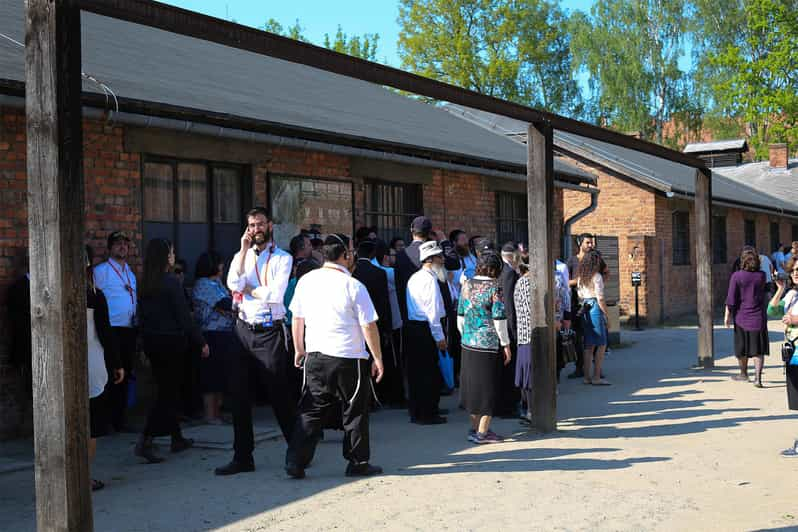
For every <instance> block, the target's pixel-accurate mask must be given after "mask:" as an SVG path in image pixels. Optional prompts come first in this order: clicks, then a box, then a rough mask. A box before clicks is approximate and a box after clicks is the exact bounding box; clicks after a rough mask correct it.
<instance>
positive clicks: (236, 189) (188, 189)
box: [143, 157, 250, 280]
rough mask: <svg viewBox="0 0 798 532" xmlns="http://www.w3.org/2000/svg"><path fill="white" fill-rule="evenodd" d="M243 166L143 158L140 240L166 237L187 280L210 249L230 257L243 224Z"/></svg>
mask: <svg viewBox="0 0 798 532" xmlns="http://www.w3.org/2000/svg"><path fill="white" fill-rule="evenodd" d="M244 175H245V172H244V169H243V168H242V167H240V166H232V165H224V164H216V163H204V162H188V161H178V160H170V159H162V158H154V157H151V158H147V159H146V160H145V162H144V168H143V182H144V187H143V188H144V197H143V202H144V204H143V210H144V242H145V245H146V242H148V241H149V240H152V239H153V238H168V239H169V240H171V241H172V242H173V243H174V246H175V253H176V255H177V257H178V258H181V259H184V260H185V261H186V266H187V272H186V274H187V275H186V277H187V278H188V279H189V280H191V279H192V278H193V274H194V264H196V261H197V258H198V257H199V256H200V255H201V254H202V253H204V252H205V251H207V250H209V249H214V250H216V251H218V252H219V253H221V254H222V256H223V257H224V259H225V260H226V261H227V260H230V259H231V258H232V256H233V254H234V253H235V252H236V250H237V249H238V246H239V243H240V237H241V231H242V227H243V223H242V216H243V213H242V212H241V206H242V205H243V204H244V202H245V198H244V194H245V193H247V192H248V191H249V188H250V187H248V186H245V184H244Z"/></svg>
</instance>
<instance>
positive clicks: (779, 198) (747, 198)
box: [444, 104, 798, 214]
mask: <svg viewBox="0 0 798 532" xmlns="http://www.w3.org/2000/svg"><path fill="white" fill-rule="evenodd" d="M444 108H445V109H447V110H448V111H449V112H451V113H452V114H454V115H455V116H459V117H461V118H463V119H464V120H467V121H469V122H472V123H475V124H481V125H482V126H483V127H485V128H487V129H490V130H491V131H494V132H496V133H501V134H504V135H507V136H509V137H513V138H521V139H524V138H525V137H526V132H527V127H528V124H527V123H526V122H522V121H519V120H515V119H512V118H508V117H505V116H499V115H495V114H492V113H487V112H484V111H480V110H476V109H470V108H466V107H462V106H459V105H453V104H447V105H445V106H444ZM554 146H555V148H557V149H560V150H563V151H566V152H570V153H573V154H575V155H578V156H580V157H583V158H585V159H588V160H591V161H593V162H595V163H597V164H600V165H602V166H605V167H607V168H609V169H611V170H613V171H615V172H618V173H620V174H622V175H625V176H628V177H630V178H632V179H634V180H636V181H639V182H640V183H643V184H645V185H648V186H650V187H652V188H654V189H656V190H660V191H662V192H674V193H682V194H687V195H694V194H695V169H694V168H691V167H689V166H685V165H683V164H679V163H674V162H672V161H669V160H667V159H662V158H661V157H656V156H654V155H649V154H647V153H642V152H639V151H635V150H632V149H629V148H624V147H622V146H616V145H614V144H609V143H606V142H601V141H598V140H594V139H591V138H588V137H581V136H579V135H574V134H572V133H565V132H562V131H555V132H554ZM754 164H760V163H754ZM763 164H765V165H766V164H767V163H763ZM749 166H752V165H742V166H739V167H726V168H718V169H715V170H713V172H712V197H713V199H715V200H720V201H726V202H733V203H738V204H745V205H751V206H755V207H758V208H762V209H767V210H772V211H774V212H784V211H787V212H790V213H793V214H795V213H798V196H796V195H795V193H794V192H793V194H791V195H786V194H783V193H781V192H779V188H780V184H775V183H773V184H768V185H765V184H764V183H765V182H767V183H770V182H771V181H773V180H774V179H775V178H776V177H777V176H776V175H775V174H773V173H772V172H768V173H765V174H763V173H762V172H761V169H760V172H759V174H757V175H760V174H762V175H761V181H762V182H761V183H757V184H754V183H753V182H751V181H750V180H749V179H748V178H749V177H750V174H749V173H748V172H752V173H756V171H754V170H743V171H742V172H741V173H740V174H737V173H734V171H735V170H738V169H740V170H742V169H745V168H746V167H749ZM738 176H739V177H738ZM794 190H798V189H795V188H794V189H793V191H794Z"/></svg>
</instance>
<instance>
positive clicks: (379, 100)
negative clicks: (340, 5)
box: [0, 0, 593, 181]
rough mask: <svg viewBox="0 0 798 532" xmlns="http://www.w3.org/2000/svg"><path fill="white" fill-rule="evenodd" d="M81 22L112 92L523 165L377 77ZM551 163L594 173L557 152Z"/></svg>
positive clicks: (5, 48)
mask: <svg viewBox="0 0 798 532" xmlns="http://www.w3.org/2000/svg"><path fill="white" fill-rule="evenodd" d="M81 21H82V26H83V28H82V30H83V31H82V35H83V40H82V46H83V70H84V72H86V73H88V74H91V75H92V76H95V77H96V78H98V79H99V80H101V81H102V82H104V83H106V84H107V85H108V86H109V87H110V88H111V89H112V90H113V91H114V92H115V93H116V94H117V96H121V97H125V98H131V99H136V100H141V101H146V102H153V103H162V104H170V105H179V106H181V107H185V108H191V109H196V110H202V111H206V112H213V113H223V114H227V115H232V116H239V117H246V118H249V119H255V120H263V121H268V122H272V123H279V124H284V125H287V126H292V127H297V128H303V129H312V130H317V131H323V132H327V133H334V134H336V135H340V136H345V137H347V138H361V139H373V140H377V141H380V142H384V143H391V144H395V145H401V146H406V147H407V146H409V147H417V148H420V149H421V148H423V149H424V150H428V151H433V152H438V153H441V154H461V155H463V156H464V157H468V158H471V159H477V160H479V161H485V166H488V167H489V166H490V164H491V163H495V164H496V165H497V166H500V167H505V168H506V167H507V166H508V165H512V166H517V167H525V166H526V149H525V148H523V147H521V146H519V144H518V143H517V142H514V141H512V140H510V139H507V138H505V137H503V136H501V135H496V134H493V133H490V132H488V131H485V129H484V128H480V127H478V126H471V125H468V124H464V123H463V122H462V121H461V120H459V119H457V118H456V117H454V116H452V115H451V114H450V113H447V112H445V111H444V110H442V109H440V108H438V107H434V106H431V105H428V104H425V103H422V102H420V101H416V100H413V99H411V98H408V97H406V96H403V95H400V94H398V93H395V92H392V91H390V90H387V89H385V88H384V87H381V86H378V85H374V84H371V83H367V82H364V81H360V80H356V79H353V78H348V77H346V76H340V75H337V74H332V73H329V72H325V71H322V70H318V69H315V68H310V67H306V66H303V65H298V64H295V63H291V62H287V61H282V60H280V59H274V58H271V57H267V56H262V55H259V54H254V53H250V52H246V51H241V50H236V49H233V48H229V47H226V46H222V45H218V44H215V43H211V42H207V41H203V40H200V39H194V38H190V37H185V36H182V35H176V34H172V33H169V32H165V31H162V30H158V29H154V28H150V27H145V26H141V25H138V24H131V23H128V22H123V21H119V20H115V19H111V18H107V17H102V16H98V15H94V14H91V13H85V12H84V13H83V14H82V18H81ZM0 32H1V33H5V34H7V35H9V36H10V37H12V38H14V39H16V40H19V41H23V42H24V39H25V36H24V9H23V2H22V0H5V1H3V2H2V3H0ZM0 78H2V79H8V80H17V81H23V80H24V53H23V51H22V50H21V49H19V48H18V47H15V46H14V45H12V44H11V43H8V42H7V41H4V40H3V39H0ZM84 90H86V91H92V92H100V90H99V89H98V88H97V87H96V86H95V85H93V84H91V83H88V82H86V83H84ZM554 169H555V172H557V173H559V174H565V175H570V176H573V177H576V178H578V179H582V180H585V179H587V180H589V181H592V180H593V177H592V176H591V175H590V174H588V173H586V172H584V171H582V170H580V169H578V168H577V167H576V166H574V165H571V164H568V163H566V162H563V161H562V160H555V168H554ZM519 172H523V169H519ZM522 175H523V174H519V176H522Z"/></svg>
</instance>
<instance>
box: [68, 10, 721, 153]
mask: <svg viewBox="0 0 798 532" xmlns="http://www.w3.org/2000/svg"><path fill="white" fill-rule="evenodd" d="M74 1H75V2H76V3H77V4H78V5H79V6H80V8H81V9H83V10H85V11H90V12H92V13H96V14H98V15H103V16H106V17H113V18H117V19H120V20H126V21H128V22H133V23H136V24H142V25H145V26H151V27H153V28H160V29H162V30H166V31H169V32H172V33H178V34H181V35H187V36H189V37H195V38H197V39H203V40H206V41H212V42H215V43H218V44H222V45H224V46H230V47H232V48H238V49H241V50H247V51H249V52H254V53H256V54H261V55H268V56H271V57H276V58H278V59H284V60H286V61H291V62H293V63H299V64H303V65H307V66H310V67H313V68H318V69H320V70H326V71H328V72H334V73H336V74H341V75H344V76H349V77H352V78H356V79H360V80H363V81H368V82H370V83H376V84H377V85H385V86H388V87H393V88H395V89H399V90H404V91H407V92H411V93H414V94H418V95H420V96H426V97H428V98H433V99H436V100H440V101H444V102H451V103H456V104H459V105H464V106H466V107H472V108H474V109H480V110H482V111H487V112H490V113H496V114H500V115H503V116H509V117H511V118H515V119H517V120H522V121H525V122H530V123H531V122H537V121H547V122H549V123H551V124H552V126H553V127H554V128H556V129H558V130H561V131H568V132H570V133H573V134H575V135H581V136H584V137H588V138H592V139H595V140H600V141H603V142H609V143H612V144H616V145H618V146H624V147H626V148H630V149H633V150H637V151H641V152H643V153H649V154H651V155H656V156H658V157H663V158H665V159H668V160H670V161H674V162H679V163H682V164H685V165H687V166H691V167H694V168H706V163H705V162H704V161H702V160H701V159H699V158H698V157H694V156H692V155H691V154H686V153H682V152H679V151H675V150H671V149H669V148H666V147H664V146H660V145H658V144H654V143H653V142H648V141H645V140H641V139H637V138H634V137H631V136H629V135H625V134H623V133H619V132H617V131H612V130H610V129H605V128H602V127H599V126H596V125H594V124H589V123H587V122H580V121H579V120H574V119H572V118H567V117H564V116H560V115H557V114H554V113H550V112H547V111H542V110H540V109H533V108H531V107H526V106H524V105H520V104H517V103H512V102H508V101H504V100H500V99H498V98H493V97H491V96H486V95H484V94H480V93H478V92H475V91H471V90H468V89H463V88H462V87H456V86H454V85H450V84H448V83H443V82H441V81H437V80H434V79H430V78H425V77H423V76H419V75H418V74H413V73H410V72H405V71H403V70H399V69H397V68H392V67H389V66H386V65H382V64H380V63H373V62H371V61H366V60H363V59H360V58H357V57H352V56H350V55H346V54H341V53H338V52H334V51H332V50H328V49H326V48H324V47H321V46H314V45H312V44H309V43H303V42H298V41H295V40H293V39H289V38H287V37H282V36H280V35H275V34H273V33H268V32H265V31H262V30H258V29H255V28H251V27H248V26H243V25H241V24H236V23H235V22H230V21H228V20H222V19H218V18H215V17H210V16H207V15H202V14H200V13H195V12H193V11H189V10H187V9H181V8H179V7H174V6H171V5H166V4H163V3H160V2H153V1H150V0H74Z"/></svg>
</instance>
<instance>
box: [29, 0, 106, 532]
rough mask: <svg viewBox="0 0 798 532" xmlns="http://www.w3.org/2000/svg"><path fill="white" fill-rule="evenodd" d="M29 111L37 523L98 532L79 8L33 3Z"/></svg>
mask: <svg viewBox="0 0 798 532" xmlns="http://www.w3.org/2000/svg"><path fill="white" fill-rule="evenodd" d="M25 42H26V48H25V108H26V109H25V112H26V124H27V126H26V127H27V142H28V151H27V171H28V231H29V235H30V273H31V276H30V281H31V314H32V319H31V324H32V325H31V329H32V330H31V335H32V338H33V346H32V347H33V421H34V425H33V426H34V443H35V453H36V457H35V462H36V469H35V472H36V521H37V528H38V530H39V531H40V532H41V531H80V532H84V531H87V530H88V531H90V530H92V528H93V520H92V510H91V492H90V488H89V467H88V429H89V419H88V409H89V394H88V385H87V380H88V375H87V358H86V311H85V308H86V279H85V271H86V265H85V262H84V252H83V246H84V214H83V210H84V209H83V205H84V201H83V172H82V154H83V138H82V137H83V135H82V125H81V103H80V92H81V66H80V65H81V57H80V50H81V46H80V9H78V8H77V7H75V5H74V3H73V2H72V1H71V0H27V11H26V37H25Z"/></svg>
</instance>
